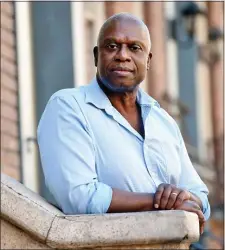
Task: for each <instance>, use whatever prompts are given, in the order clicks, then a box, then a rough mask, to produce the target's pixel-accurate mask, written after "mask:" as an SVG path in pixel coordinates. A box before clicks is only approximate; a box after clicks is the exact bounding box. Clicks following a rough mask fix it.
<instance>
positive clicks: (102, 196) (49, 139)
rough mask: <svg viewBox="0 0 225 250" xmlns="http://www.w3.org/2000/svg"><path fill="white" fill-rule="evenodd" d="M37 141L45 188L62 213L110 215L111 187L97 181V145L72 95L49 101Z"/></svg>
mask: <svg viewBox="0 0 225 250" xmlns="http://www.w3.org/2000/svg"><path fill="white" fill-rule="evenodd" d="M37 138H38V145H39V151H40V157H41V163H42V168H43V172H44V176H45V183H46V186H47V187H48V189H49V191H50V192H51V193H52V195H53V196H54V198H55V200H56V202H57V203H58V205H59V206H60V207H61V209H62V210H63V212H64V213H65V214H83V213H105V212H107V210H108V208H109V206H110V203H111V199H112V188H111V187H109V186H108V185H106V184H104V183H101V182H99V181H98V178H97V174H96V170H95V148H94V144H93V141H92V138H91V134H90V131H89V129H88V127H87V123H86V120H85V118H84V116H83V114H82V112H81V109H80V107H79V105H78V103H77V101H76V99H75V98H74V97H73V96H71V95H68V96H66V97H65V96H57V95H54V96H53V97H52V98H51V99H50V100H49V102H48V104H47V106H46V108H45V111H44V113H43V115H42V118H41V120H40V123H39V126H38V130H37Z"/></svg>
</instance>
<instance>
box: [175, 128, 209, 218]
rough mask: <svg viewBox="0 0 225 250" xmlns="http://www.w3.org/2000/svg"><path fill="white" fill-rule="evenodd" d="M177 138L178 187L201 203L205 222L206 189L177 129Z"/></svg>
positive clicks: (207, 207)
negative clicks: (179, 164) (178, 161)
mask: <svg viewBox="0 0 225 250" xmlns="http://www.w3.org/2000/svg"><path fill="white" fill-rule="evenodd" d="M178 136H179V140H180V161H181V176H180V181H179V187H181V188H184V189H187V190H189V191H190V192H191V193H193V194H194V195H196V196H197V197H198V198H199V199H200V200H201V202H202V207H203V214H204V217H205V219H206V220H208V218H209V216H210V205H209V201H208V193H209V191H208V188H207V186H206V185H205V184H204V182H203V181H202V180H201V178H200V176H199V175H198V173H197V172H196V170H195V168H194V166H193V164H192V162H191V160H190V158H189V155H188V152H187V149H186V147H185V144H184V140H183V138H182V135H181V133H180V130H179V128H178Z"/></svg>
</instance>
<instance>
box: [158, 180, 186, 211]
mask: <svg viewBox="0 0 225 250" xmlns="http://www.w3.org/2000/svg"><path fill="white" fill-rule="evenodd" d="M190 198H191V193H190V192H189V191H187V190H184V189H181V188H177V187H176V186H174V185H171V184H164V183H162V184H160V185H159V186H158V188H157V190H156V193H155V195H154V208H156V209H157V208H158V209H173V208H176V207H178V206H180V205H181V204H182V203H183V202H184V201H185V200H189V199H190Z"/></svg>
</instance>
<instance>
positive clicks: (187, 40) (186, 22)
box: [170, 2, 206, 48]
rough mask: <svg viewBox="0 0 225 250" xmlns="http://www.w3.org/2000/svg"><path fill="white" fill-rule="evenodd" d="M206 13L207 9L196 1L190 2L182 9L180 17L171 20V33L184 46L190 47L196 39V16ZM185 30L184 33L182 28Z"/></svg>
mask: <svg viewBox="0 0 225 250" xmlns="http://www.w3.org/2000/svg"><path fill="white" fill-rule="evenodd" d="M200 15H204V16H205V15H206V11H205V10H204V9H202V8H200V6H199V5H198V4H197V3H195V2H188V4H186V5H185V6H184V7H183V8H182V9H181V11H180V13H179V15H178V18H176V19H173V20H171V21H170V26H171V33H172V34H171V35H172V37H173V38H174V39H175V40H177V42H178V43H179V44H180V45H181V46H182V47H186V48H188V47H190V46H191V45H192V42H193V40H194V35H195V26H196V18H197V17H198V16H200ZM181 29H182V30H183V31H184V34H183V32H182V30H181Z"/></svg>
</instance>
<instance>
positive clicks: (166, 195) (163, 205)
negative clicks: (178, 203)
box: [159, 185, 173, 209]
mask: <svg viewBox="0 0 225 250" xmlns="http://www.w3.org/2000/svg"><path fill="white" fill-rule="evenodd" d="M172 190H173V188H172V186H171V185H168V186H167V187H166V188H164V191H163V193H162V196H161V200H160V204H159V208H161V209H165V208H166V205H167V203H168V200H169V197H170V194H171V191H172Z"/></svg>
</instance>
